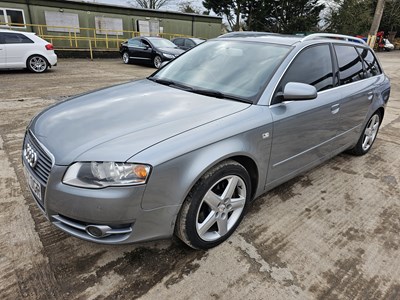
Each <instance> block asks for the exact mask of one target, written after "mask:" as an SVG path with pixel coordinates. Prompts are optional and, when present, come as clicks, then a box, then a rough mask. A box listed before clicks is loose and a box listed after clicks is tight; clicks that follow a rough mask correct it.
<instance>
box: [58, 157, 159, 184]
mask: <svg viewBox="0 0 400 300" xmlns="http://www.w3.org/2000/svg"><path fill="white" fill-rule="evenodd" d="M150 170H151V167H150V166H149V165H142V164H132V163H118V162H77V163H74V164H73V165H71V166H69V168H68V169H67V172H66V173H65V175H64V178H63V183H65V184H68V185H72V186H77V187H84V188H98V189H100V188H104V187H107V186H127V185H138V184H144V183H146V181H147V178H148V176H149V173H150Z"/></svg>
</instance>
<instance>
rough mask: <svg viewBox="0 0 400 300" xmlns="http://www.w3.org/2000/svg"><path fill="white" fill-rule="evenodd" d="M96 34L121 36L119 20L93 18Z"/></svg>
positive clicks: (121, 26)
mask: <svg viewBox="0 0 400 300" xmlns="http://www.w3.org/2000/svg"><path fill="white" fill-rule="evenodd" d="M95 23H96V33H97V34H108V35H123V32H122V30H124V28H123V24H122V19H120V18H106V17H95Z"/></svg>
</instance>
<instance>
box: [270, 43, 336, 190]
mask: <svg viewBox="0 0 400 300" xmlns="http://www.w3.org/2000/svg"><path fill="white" fill-rule="evenodd" d="M288 82H301V83H307V84H310V85H313V86H315V88H316V89H317V91H318V95H317V98H316V99H313V100H304V101H284V99H282V96H280V93H281V92H282V91H283V89H284V86H285V85H286V84H287V83H288ZM334 85H336V83H335V82H334V76H333V64H332V59H331V47H330V45H329V44H323V45H318V46H311V47H308V48H306V49H304V50H302V52H300V54H299V55H298V56H297V57H296V58H295V60H294V61H293V62H292V64H291V65H290V67H289V68H288V69H287V71H286V73H285V75H284V76H283V79H282V80H281V82H280V84H279V85H278V88H277V93H276V95H275V96H274V98H273V102H272V103H271V104H272V105H271V106H270V110H271V113H272V118H273V122H274V123H273V124H274V129H273V136H272V147H271V157H270V163H269V172H268V178H267V187H268V186H272V185H276V184H279V183H280V182H283V181H286V180H287V179H289V178H290V177H293V176H295V175H296V174H298V172H300V171H302V170H305V169H307V168H309V167H311V166H312V165H313V164H316V163H317V162H320V161H321V160H323V159H324V158H325V157H326V156H327V155H329V154H330V153H331V152H332V151H333V149H334V139H335V137H336V135H337V126H338V113H339V111H340V106H339V101H340V98H341V96H340V93H338V92H337V90H336V89H332V88H333V87H334Z"/></svg>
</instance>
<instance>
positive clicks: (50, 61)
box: [0, 29, 57, 73]
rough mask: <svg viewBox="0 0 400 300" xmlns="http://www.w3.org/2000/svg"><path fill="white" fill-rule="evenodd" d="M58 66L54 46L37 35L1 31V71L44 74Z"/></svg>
mask: <svg viewBox="0 0 400 300" xmlns="http://www.w3.org/2000/svg"><path fill="white" fill-rule="evenodd" d="M56 65H57V55H56V54H55V53H54V47H53V45H52V44H50V43H48V42H47V41H45V40H44V39H42V38H40V37H38V36H37V35H36V34H35V33H33V32H21V31H13V30H7V29H0V69H24V68H28V69H29V70H30V71H31V72H34V73H42V72H44V71H46V70H47V69H48V68H51V67H52V66H56Z"/></svg>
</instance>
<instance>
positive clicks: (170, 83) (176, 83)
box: [147, 77, 192, 91]
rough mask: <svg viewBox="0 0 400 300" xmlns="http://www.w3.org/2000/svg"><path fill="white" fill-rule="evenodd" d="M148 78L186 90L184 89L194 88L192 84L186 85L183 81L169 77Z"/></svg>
mask: <svg viewBox="0 0 400 300" xmlns="http://www.w3.org/2000/svg"><path fill="white" fill-rule="evenodd" d="M147 79H149V80H151V81H154V82H157V83H159V84H162V85H166V86H170V87H176V88H178V89H181V90H184V91H191V90H192V88H191V87H190V86H187V85H184V84H182V83H178V82H175V81H173V80H169V79H159V78H154V77H147Z"/></svg>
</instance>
